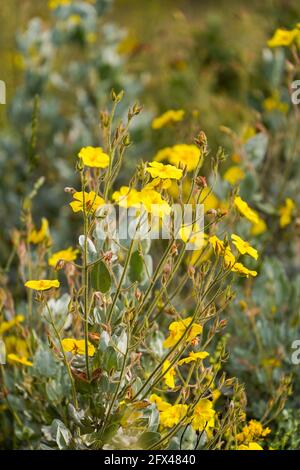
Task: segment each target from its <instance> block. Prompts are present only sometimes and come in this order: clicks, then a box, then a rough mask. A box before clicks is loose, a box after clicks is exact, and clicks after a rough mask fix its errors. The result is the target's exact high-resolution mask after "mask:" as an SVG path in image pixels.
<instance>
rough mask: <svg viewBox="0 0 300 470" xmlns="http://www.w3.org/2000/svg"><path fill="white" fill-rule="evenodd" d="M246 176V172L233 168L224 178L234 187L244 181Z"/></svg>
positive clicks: (236, 167)
mask: <svg viewBox="0 0 300 470" xmlns="http://www.w3.org/2000/svg"><path fill="white" fill-rule="evenodd" d="M245 176H246V175H245V173H244V171H243V170H242V169H241V168H240V167H239V166H231V167H230V168H228V170H227V171H225V173H224V176H223V178H224V180H226V181H228V183H230V184H232V185H234V184H236V183H238V182H239V181H242V180H243V179H244V178H245Z"/></svg>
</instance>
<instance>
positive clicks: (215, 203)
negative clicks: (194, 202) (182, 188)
mask: <svg viewBox="0 0 300 470" xmlns="http://www.w3.org/2000/svg"><path fill="white" fill-rule="evenodd" d="M200 202H201V204H203V205H204V212H207V211H209V210H211V209H218V207H219V206H220V201H219V199H218V198H217V196H216V195H215V194H214V193H213V192H212V191H211V188H209V187H207V188H203V189H202V190H201V201H200Z"/></svg>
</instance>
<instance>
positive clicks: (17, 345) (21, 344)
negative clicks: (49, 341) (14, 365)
mask: <svg viewBox="0 0 300 470" xmlns="http://www.w3.org/2000/svg"><path fill="white" fill-rule="evenodd" d="M4 343H5V348H6V352H7V354H10V353H13V354H16V355H17V356H19V357H25V358H26V359H27V358H28V357H29V351H28V346H27V343H26V341H25V340H24V339H22V338H18V337H17V336H13V335H8V336H5V338H4Z"/></svg>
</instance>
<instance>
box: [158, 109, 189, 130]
mask: <svg viewBox="0 0 300 470" xmlns="http://www.w3.org/2000/svg"><path fill="white" fill-rule="evenodd" d="M184 114H185V112H184V111H183V109H178V110H174V109H170V110H169V111H166V112H165V113H163V114H162V115H161V116H159V117H157V118H155V119H153V121H152V129H161V128H162V127H164V126H167V125H168V124H173V123H174V122H179V121H182V119H183V118H184Z"/></svg>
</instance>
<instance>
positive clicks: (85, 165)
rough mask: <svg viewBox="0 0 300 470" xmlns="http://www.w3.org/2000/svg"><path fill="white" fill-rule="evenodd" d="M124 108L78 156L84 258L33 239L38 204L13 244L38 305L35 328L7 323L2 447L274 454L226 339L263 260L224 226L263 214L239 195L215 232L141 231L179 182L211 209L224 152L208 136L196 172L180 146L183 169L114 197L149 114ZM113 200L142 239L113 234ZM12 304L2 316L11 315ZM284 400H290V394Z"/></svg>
mask: <svg viewBox="0 0 300 470" xmlns="http://www.w3.org/2000/svg"><path fill="white" fill-rule="evenodd" d="M121 99H122V95H115V94H113V109H112V113H111V114H110V115H109V116H105V117H102V120H101V129H102V134H103V147H102V148H101V149H100V148H94V147H87V148H83V149H82V150H81V151H80V152H79V153H78V158H77V162H76V169H77V175H78V181H79V182H80V187H78V188H77V189H73V188H71V187H68V188H66V189H65V191H66V198H67V199H69V204H70V210H72V211H74V212H75V213H76V214H77V216H78V217H81V219H82V225H83V235H81V236H80V237H79V247H80V253H79V248H73V247H69V248H67V249H63V250H61V249H60V248H63V247H57V248H58V249H60V250H59V251H56V249H57V248H56V247H54V246H53V243H52V242H51V237H50V230H49V227H48V224H46V223H45V221H44V222H43V224H42V228H41V230H40V231H37V230H36V229H35V228H33V226H32V222H31V214H30V205H28V208H29V209H27V210H24V214H23V219H24V230H22V231H20V232H16V233H15V236H14V238H15V243H16V250H17V253H18V256H19V262H20V268H19V275H20V279H21V280H22V282H23V283H24V285H25V288H26V291H27V304H26V305H25V304H24V305H23V306H22V307H21V306H20V308H22V309H23V310H24V314H25V317H26V320H25V317H24V316H21V315H20V314H19V316H18V317H15V318H16V319H15V320H11V321H7V320H5V319H4V318H3V320H2V323H1V328H2V334H3V338H4V343H5V345H6V349H7V353H8V355H7V360H8V364H7V366H5V367H4V366H1V373H2V380H3V386H4V388H3V390H2V405H1V407H2V413H1V420H3V423H5V422H6V425H5V426H1V429H3V430H4V432H2V442H5V441H6V442H7V441H9V439H10V431H9V429H10V426H13V429H14V431H13V434H14V436H15V439H16V442H15V445H16V446H17V447H28V446H29V447H33V448H44V449H45V448H55V447H58V448H60V449H67V448H69V449H72V448H76V449H82V448H93V449H100V448H112V449H118V448H121V449H123V448H131V449H138V448H147V449H164V448H174V449H175V448H177V449H178V448H183V449H192V448H210V449H244V448H248V447H249V448H251V447H253V446H254V448H264V446H266V445H267V444H266V443H265V439H266V438H267V436H268V435H269V433H270V430H269V429H268V428H266V429H264V428H263V424H261V423H259V422H255V421H250V423H249V424H248V425H247V423H246V413H245V406H246V397H245V393H244V390H243V388H242V386H241V385H240V384H239V383H238V381H237V379H235V378H230V377H227V376H226V374H224V372H223V371H222V369H223V363H224V361H225V360H226V355H227V353H226V349H225V343H222V337H220V334H221V333H222V332H223V330H224V328H225V326H226V320H225V317H224V315H225V311H226V310H227V309H228V306H229V305H230V303H231V301H232V299H233V291H232V284H233V283H235V282H236V279H237V278H236V276H244V277H246V278H247V277H249V278H250V277H253V276H256V275H257V272H256V271H255V270H254V269H249V268H248V267H246V264H244V259H245V262H246V261H247V259H248V258H249V260H250V259H251V257H252V258H254V260H257V258H258V256H259V255H258V252H257V250H256V249H255V248H254V247H252V246H251V245H250V244H249V243H248V242H246V241H245V240H243V239H242V238H241V237H239V236H238V235H237V234H232V236H231V240H232V242H230V237H229V236H225V235H224V228H225V227H226V225H224V223H225V220H226V219H227V218H228V217H229V216H230V214H232V216H233V217H235V218H236V217H238V218H240V217H242V218H244V217H245V218H250V219H253V211H252V209H251V208H250V206H249V205H248V204H247V203H246V202H245V201H243V200H242V199H241V198H240V197H239V196H237V195H234V194H233V195H232V198H231V200H230V201H229V203H228V208H227V210H226V211H225V210H210V209H209V210H206V211H205V214H204V233H203V232H202V231H200V230H196V226H198V224H199V222H198V221H196V220H193V221H192V223H191V224H190V225H181V226H179V229H178V231H177V233H176V232H175V231H174V230H175V229H173V228H172V227H173V224H172V220H173V219H172V217H169V218H168V219H167V223H168V224H170V232H169V234H170V236H169V239H165V240H161V239H159V237H155V238H156V239H155V240H153V237H151V238H149V237H147V236H146V237H145V233H144V232H143V231H142V232H141V233H139V232H138V229H139V228H140V225H141V224H142V223H143V220H144V219H143V216H142V215H141V214H143V213H144V214H146V219H149V220H151V224H150V229H151V231H152V230H154V231H159V230H160V227H161V225H163V224H164V222H165V217H166V215H170V214H172V210H173V209H172V205H173V202H174V198H173V197H172V196H171V195H170V188H171V186H172V185H174V184H175V185H176V186H177V189H178V198H177V201H178V202H179V203H180V204H181V205H183V204H191V205H194V206H195V205H196V204H201V203H203V202H204V199H205V198H206V197H207V195H208V193H207V191H206V190H207V188H208V186H207V183H206V178H205V177H204V176H203V175H202V174H201V168H202V165H203V163H204V162H206V163H207V164H208V162H209V160H210V161H211V167H212V174H211V175H212V178H213V179H216V178H217V172H218V168H219V164H220V163H221V162H222V160H223V153H222V151H220V152H219V153H218V154H217V155H216V157H210V156H209V152H208V149H207V141H206V137H205V134H204V133H203V132H200V134H199V135H198V137H197V138H196V139H195V145H194V146H193V147H192V154H191V155H193V158H194V161H193V160H189V163H190V165H187V164H186V163H185V161H184V159H183V161H179V160H176V158H175V157H176V156H177V149H176V148H175V149H174V150H172V149H171V148H170V152H169V153H168V154H167V155H166V157H167V159H168V160H169V161H171V162H173V164H170V163H167V164H164V163H157V161H156V160H154V161H153V162H149V163H141V164H140V165H138V167H137V169H136V172H135V173H134V174H133V175H132V177H131V180H130V182H129V185H128V186H127V187H125V186H124V187H122V188H120V189H119V190H114V189H113V185H114V182H115V181H116V179H117V176H118V172H119V170H120V168H121V166H122V161H123V159H124V155H125V152H126V149H127V147H128V145H129V143H130V136H129V126H130V124H131V122H132V121H133V119H135V117H136V116H137V115H138V114H140V111H141V108H140V107H139V106H138V105H135V106H133V107H131V108H130V109H129V111H128V117H127V121H126V122H119V123H118V122H117V123H115V121H114V119H113V116H114V112H115V108H116V107H117V106H118V104H119V102H120V101H121ZM184 148H185V147H184ZM186 148H188V146H186ZM174 163H176V164H175V165H174ZM186 179H188V180H190V181H191V189H190V191H189V194H188V196H187V198H186V197H185V196H184V194H183V192H182V188H183V186H184V182H185V180H186ZM70 196H71V197H70ZM70 199H71V200H70ZM72 199H73V201H72ZM111 200H113V201H115V203H114V204H115V205H117V206H118V207H119V208H120V209H121V208H123V209H124V207H126V209H128V210H130V209H133V213H130V214H129V227H131V228H132V227H134V229H133V230H134V234H137V233H138V236H133V237H129V236H127V238H126V239H123V238H121V237H120V230H121V226H120V227H119V230H116V229H115V227H113V228H112V227H111V222H110V219H109V218H108V213H107V210H108V209H107V208H108V207H109V206H108V203H109V202H111ZM66 202H67V201H66ZM255 222H256V220H255ZM120 223H122V222H120ZM183 223H184V222H183V220H182V222H181V224H183ZM128 233H129V231H128ZM217 234H218V235H217ZM189 242H191V243H192V244H193V245H194V249H193V250H192V251H189V250H187V249H186V248H187V245H188V243H189ZM248 262H249V261H248ZM247 264H248V263H247ZM4 292H8V291H7V290H6V291H4V290H3V295H4ZM63 292H64V293H63ZM5 295H6V297H5V296H4V298H3V306H4V312H5V315H6V316H7V315H11V316H12V315H13V310H14V307H13V304H12V303H9V302H8V298H9V294H5ZM183 300H184V303H183V302H182V301H183ZM13 376H15V378H16V381H14V380H13ZM280 396H281V399H282V400H284V391H282V393H281V395H280ZM275 408H276V406H275ZM273 411H274V410H273ZM8 416H10V418H12V420H10V424H9V425H8V426H7V419H8ZM268 416H269V415H268ZM265 419H267V417H266V418H265ZM6 445H7V444H6Z"/></svg>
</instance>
